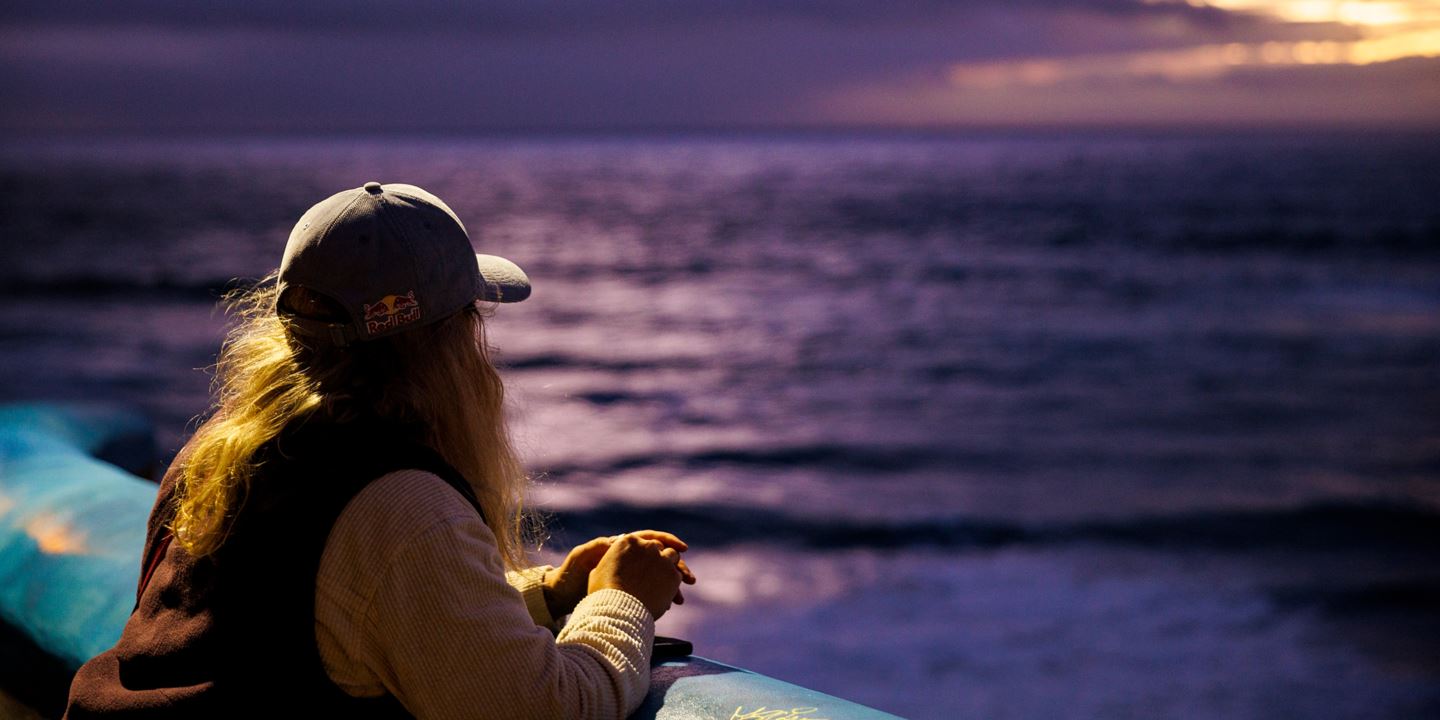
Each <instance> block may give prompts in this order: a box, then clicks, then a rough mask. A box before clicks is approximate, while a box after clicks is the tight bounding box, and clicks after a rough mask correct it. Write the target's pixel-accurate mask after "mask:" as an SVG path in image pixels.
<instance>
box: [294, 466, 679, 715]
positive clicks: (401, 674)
mask: <svg viewBox="0 0 1440 720" xmlns="http://www.w3.org/2000/svg"><path fill="white" fill-rule="evenodd" d="M424 475H426V476H428V477H429V478H430V480H423V479H417V478H414V477H411V478H409V480H408V481H404V482H402V483H401V484H404V483H405V482H408V483H409V484H410V485H412V486H414V485H415V484H416V483H420V484H421V486H423V487H424V488H425V489H424V490H423V491H420V490H418V489H417V488H416V487H411V488H410V494H409V495H408V496H402V497H397V498H395V500H396V501H397V502H398V505H399V506H398V507H397V505H396V504H393V503H391V504H389V508H388V509H386V510H385V512H388V513H389V515H390V517H387V518H385V519H384V520H381V521H379V523H378V524H379V527H376V526H375V525H374V524H372V523H365V522H363V519H364V518H365V517H366V516H367V514H369V513H372V512H381V511H382V510H381V508H380V507H378V506H381V505H386V504H387V503H385V501H384V499H383V498H382V497H373V496H372V497H370V498H368V500H367V499H366V495H365V494H366V492H369V490H370V488H367V490H366V491H364V492H362V494H361V495H360V496H357V498H356V501H352V505H354V504H355V503H356V502H357V501H362V500H365V501H366V502H364V503H362V504H361V506H360V507H359V508H358V509H357V508H351V507H347V509H346V511H345V513H344V514H342V517H341V519H340V520H339V521H337V523H336V527H335V529H334V530H333V531H332V534H331V538H330V540H329V541H328V543H327V549H326V552H327V556H326V558H322V575H321V579H322V580H324V579H325V577H326V568H325V567H324V566H325V563H326V561H332V560H336V559H337V558H341V557H352V556H353V557H360V558H367V559H369V560H370V561H369V562H362V563H360V564H361V565H364V566H365V567H364V568H363V569H356V568H348V569H347V570H346V571H347V572H351V573H356V572H358V573H361V575H360V576H352V577H353V583H352V584H351V585H349V586H348V587H346V588H343V591H344V592H348V593H350V595H351V596H354V595H357V594H358V595H360V596H368V597H366V598H365V600H364V602H363V603H358V604H355V605H353V606H352V607H353V609H352V610H351V611H350V614H351V619H352V620H353V621H354V623H353V627H354V629H355V632H354V633H353V634H347V633H343V632H340V633H324V632H321V630H320V629H318V628H317V634H319V635H320V636H321V639H322V643H321V649H322V651H326V650H327V648H326V642H325V640H326V639H327V638H326V636H327V635H328V636H329V637H328V641H329V643H330V645H331V646H330V648H329V649H328V656H327V657H328V658H329V659H330V660H336V661H338V662H344V663H348V664H349V665H350V666H352V668H353V667H354V666H357V665H358V666H360V667H361V668H363V669H364V670H365V671H367V672H365V673H364V675H365V676H369V677H373V679H374V681H375V682H376V683H378V684H379V685H381V686H383V687H384V689H385V690H386V691H388V692H390V693H391V694H393V695H395V697H396V698H397V699H399V700H400V702H401V703H402V704H404V705H405V707H406V709H407V710H408V711H409V712H410V713H411V714H413V715H415V716H416V717H420V718H462V717H464V718H477V717H481V718H486V717H495V718H507V719H523V718H547V719H549V718H624V717H626V716H627V715H629V714H630V713H631V712H633V711H634V710H635V709H636V708H638V707H639V706H640V704H641V703H642V702H643V701H644V697H645V693H646V691H647V690H648V689H649V683H650V648H651V643H652V641H653V638H654V633H655V622H654V619H653V618H652V617H651V616H650V613H649V611H648V610H647V609H646V608H645V606H644V604H642V603H641V602H640V601H639V600H638V599H636V598H635V597H634V596H633V595H630V594H629V593H625V592H622V591H619V590H613V589H607V590H602V591H600V592H596V593H593V594H591V595H590V596H588V597H586V598H585V599H584V600H582V601H581V602H580V604H579V605H577V606H576V608H575V611H574V612H573V613H572V614H571V616H570V622H569V623H568V624H567V625H566V626H565V628H564V630H562V631H561V632H560V634H559V636H558V637H556V636H552V634H551V632H550V631H549V630H547V629H546V628H544V627H542V626H541V625H542V623H539V620H540V619H543V618H537V617H536V612H535V610H534V608H533V607H531V606H530V603H527V601H526V597H525V593H524V588H523V587H522V588H518V589H517V587H516V586H514V585H512V584H511V583H510V582H509V580H510V579H511V578H510V577H507V574H506V572H505V570H504V568H503V564H502V562H501V560H500V554H499V551H498V549H497V546H496V543H495V537H494V534H493V533H492V532H491V531H490V528H489V527H488V526H486V525H485V523H484V522H483V521H482V520H481V519H480V517H479V515H478V514H476V513H475V512H474V509H473V508H470V507H469V506H468V504H466V503H465V501H464V499H463V498H462V497H461V496H460V495H459V493H457V492H455V491H454V489H453V488H450V487H449V486H448V485H444V484H443V483H444V481H443V480H440V479H439V478H438V477H434V476H433V475H429V474H428V473H425V474H424ZM432 480H433V483H438V484H439V487H438V488H437V487H436V486H435V485H434V484H433V483H431V484H429V485H425V483H430V482H431V481H432ZM377 482H378V481H377ZM392 484H393V483H392ZM372 485H373V483H372ZM417 491H419V492H423V493H440V494H441V495H443V494H444V493H449V494H451V495H453V496H454V497H453V498H441V499H439V500H436V499H435V498H433V497H432V498H431V500H430V501H423V502H422V501H414V500H411V499H410V498H412V497H413V496H414V493H415V492H417ZM452 500H453V503H454V504H453V505H452V504H448V503H451V502H452ZM427 502H428V504H427ZM352 509H354V510H356V512H355V513H354V514H352V513H351V510H352ZM397 515H398V520H399V521H397V518H396V517H395V516H397ZM347 516H349V517H348V518H347ZM420 518H426V520H425V521H424V522H417V520H419V519H420ZM387 523H389V524H387ZM397 532H398V533H399V537H398V538H397V537H394V536H395V534H396V533H397ZM387 535H390V536H391V537H390V540H391V542H389V543H385V542H382V541H381V538H384V537H385V536H387ZM397 540H398V542H397ZM331 544H334V545H335V548H336V550H337V554H336V555H335V556H334V557H331V556H330V555H329V553H330V551H331V547H330V545H331ZM329 570H330V572H331V573H332V574H340V565H339V564H338V563H332V566H331V567H330V568H329ZM521 575H522V576H523V575H525V573H521ZM367 576H368V577H367ZM531 579H532V580H533V575H532V576H531ZM521 580H522V584H523V583H524V578H523V577H522V578H521ZM326 588H329V589H330V590H331V591H334V592H341V591H342V589H340V588H335V587H332V586H330V585H328V584H327V585H326V587H322V588H320V589H319V590H317V592H320V591H321V590H325V589H326ZM536 595H540V594H539V593H535V592H533V590H532V593H531V597H532V598H533V597H534V596H536ZM319 597H321V596H320V595H317V598H319ZM540 605H541V606H542V607H543V605H544V599H543V595H540ZM337 607H338V606H337ZM356 612H359V613H360V616H359V617H354V614H355V613H356ZM545 615H546V616H547V617H548V611H546V612H545ZM318 620H320V614H319V613H318V611H317V621H318ZM334 625H335V626H336V627H344V622H339V621H337V622H335V623H334ZM322 655H325V653H322ZM327 670H331V677H332V679H336V680H337V684H339V685H340V686H341V687H342V688H343V689H345V690H346V692H348V693H350V694H354V695H367V694H370V692H369V690H368V689H367V688H365V687H363V684H355V683H353V682H352V683H347V682H342V681H341V679H340V678H336V672H335V670H334V669H332V668H331V667H330V663H329V661H327ZM352 676H353V673H352ZM352 679H353V677H352ZM375 689H376V690H378V688H375Z"/></svg>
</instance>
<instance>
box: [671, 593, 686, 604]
mask: <svg viewBox="0 0 1440 720" xmlns="http://www.w3.org/2000/svg"><path fill="white" fill-rule="evenodd" d="M671 602H673V603H675V604H676V605H684V604H685V594H684V593H682V592H680V591H679V590H676V591H675V599H674V600H671Z"/></svg>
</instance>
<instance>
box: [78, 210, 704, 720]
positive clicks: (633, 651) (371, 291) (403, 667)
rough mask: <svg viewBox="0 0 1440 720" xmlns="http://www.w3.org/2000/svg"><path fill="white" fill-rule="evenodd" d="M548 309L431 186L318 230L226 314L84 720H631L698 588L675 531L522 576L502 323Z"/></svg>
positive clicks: (90, 668) (302, 233) (87, 679)
mask: <svg viewBox="0 0 1440 720" xmlns="http://www.w3.org/2000/svg"><path fill="white" fill-rule="evenodd" d="M529 294H530V281H529V278H528V277H527V276H526V274H525V273H524V272H523V271H522V270H521V269H520V268H519V267H518V266H516V265H515V264H514V263H513V262H510V261H509V260H506V259H504V258H500V257H497V256H493V255H483V254H476V253H475V252H474V248H473V247H472V246H471V244H470V240H469V237H468V235H467V234H466V231H465V228H464V225H463V224H462V223H461V222H460V220H459V218H458V217H456V215H455V213H454V212H453V211H452V210H451V209H450V208H449V207H448V206H447V205H446V204H445V203H444V202H442V201H441V200H440V199H439V198H437V197H435V196H434V195H432V194H430V193H428V192H426V191H425V190H423V189H421V188H418V187H415V186H413V185H405V184H386V185H381V184H379V183H374V182H372V183H368V184H366V185H365V186H363V187H360V188H354V189H351V190H347V191H344V192H340V193H337V194H335V195H333V196H331V197H330V198H328V199H326V200H324V201H322V202H320V203H318V204H316V205H315V206H314V207H312V208H311V209H310V210H309V211H308V212H306V213H305V214H304V216H302V217H301V218H300V220H299V222H298V223H297V224H296V225H295V228H294V230H293V231H292V233H291V235H290V237H289V240H288V242H287V244H286V248H285V253H284V256H283V259H282V261H281V264H280V267H279V268H278V269H277V270H275V271H273V272H272V273H271V274H270V275H268V276H267V277H266V278H265V279H264V280H262V281H261V282H260V283H258V284H256V285H255V286H253V287H251V288H245V289H242V290H239V291H234V292H232V293H231V294H229V295H227V297H226V300H227V302H228V303H229V307H230V309H231V310H232V311H235V312H236V314H237V317H238V323H237V324H236V326H235V327H234V328H233V329H232V331H231V332H230V334H229V336H228V337H227V338H226V340H225V342H224V344H223V345H222V347H221V352H220V355H219V358H218V360H217V365H216V378H215V389H216V398H215V401H214V405H213V408H212V410H213V411H212V413H211V414H210V415H209V417H208V419H207V420H206V421H205V422H204V423H202V424H201V425H200V426H199V427H198V428H197V429H196V431H195V432H194V434H193V435H192V437H191V438H190V439H189V440H188V441H187V442H186V443H185V445H184V447H183V448H182V449H181V451H180V452H179V453H178V454H177V456H176V459H175V461H174V462H173V463H172V465H171V467H170V468H169V470H168V471H167V472H166V474H165V476H164V478H163V479H162V481H161V484H160V489H159V493H158V495H157V497H156V502H155V507H154V510H153V511H152V513H151V516H150V521H149V528H148V533H147V539H146V543H145V551H144V557H143V562H142V568H141V570H142V573H141V579H140V583H139V587H138V589H137V594H136V604H135V609H134V611H133V612H132V613H131V616H130V618H129V620H128V622H127V623H126V625H125V628H124V630H123V632H122V634H121V637H120V639H119V641H118V642H117V643H116V644H115V646H114V647H113V648H111V649H109V650H107V651H105V652H104V653H101V654H100V655H98V656H96V657H95V658H93V659H91V660H90V661H89V662H87V663H86V664H85V665H84V666H82V667H81V668H80V670H79V671H78V672H77V673H76V675H75V678H74V680H73V681H72V683H71V688H70V695H69V700H68V705H67V708H66V718H73V719H74V720H82V719H83V718H99V717H104V718H115V717H147V718H148V717H161V718H169V717H175V718H180V717H186V718H189V717H242V716H243V717H253V716H257V714H258V713H272V714H274V713H279V714H281V715H283V716H287V717H288V716H307V717H309V716H314V717H426V718H430V717H433V718H461V717H468V718H475V717H505V718H565V717H596V718H620V717H624V716H626V715H628V714H630V713H631V712H633V711H634V710H635V709H636V708H637V707H638V706H639V705H640V704H641V702H642V701H643V699H644V696H645V694H646V692H647V690H648V686H649V678H650V669H649V661H650V655H651V652H652V647H651V645H652V643H653V640H654V625H655V620H656V619H658V618H659V617H660V616H662V615H663V614H665V612H667V610H668V609H669V608H670V607H671V605H672V603H682V602H683V601H684V596H683V594H682V593H681V592H680V585H681V584H682V583H694V582H695V576H694V574H693V573H692V572H691V571H690V569H689V567H688V566H687V565H686V563H685V562H684V561H683V560H682V559H681V553H682V552H684V551H686V550H687V549H688V548H687V545H686V544H685V543H684V541H682V540H681V539H680V538H678V537H676V536H675V535H673V534H671V533H667V532H663V531H659V530H640V531H634V532H628V533H622V534H619V535H616V536H612V537H603V538H596V539H594V540H591V541H590V542H587V543H584V544H582V545H580V546H579V547H576V548H574V549H573V550H572V551H571V552H570V553H569V554H568V555H567V556H566V557H565V559H564V561H563V562H561V564H560V565H559V566H558V567H555V566H550V565H540V566H530V565H529V563H528V562H526V553H525V548H526V546H527V543H533V542H535V541H536V540H537V539H538V537H539V534H538V532H537V530H536V523H535V522H533V521H532V520H531V518H532V517H533V515H532V513H530V511H529V510H528V508H527V506H526V505H525V501H524V489H525V488H524V486H525V483H526V478H525V475H524V472H523V469H522V466H521V464H520V462H519V461H518V460H517V457H516V454H515V451H514V450H513V448H512V443H511V441H510V438H509V434H508V430H507V428H506V424H505V415H504V392H503V385H502V382H501V380H500V378H499V376H498V374H497V372H496V370H495V368H494V366H493V364H492V362H491V360H490V354H491V349H490V346H489V344H488V340H487V337H486V333H485V320H486V318H488V317H491V316H492V315H493V312H494V308H495V305H493V304H492V303H511V302H518V301H522V300H524V299H525V298H526V297H528V296H529ZM567 615H568V616H569V619H568V622H562V620H563V618H564V617H565V616H567Z"/></svg>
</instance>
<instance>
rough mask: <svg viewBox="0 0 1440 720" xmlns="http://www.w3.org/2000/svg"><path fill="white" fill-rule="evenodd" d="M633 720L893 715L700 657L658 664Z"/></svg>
mask: <svg viewBox="0 0 1440 720" xmlns="http://www.w3.org/2000/svg"><path fill="white" fill-rule="evenodd" d="M630 717H631V718H632V720H640V719H645V720H648V719H649V718H656V720H883V719H884V718H891V719H893V718H895V717H896V716H894V715H891V714H889V713H884V712H880V711H879V710H875V709H873V708H868V707H865V706H864V705H858V704H856V703H852V702H850V701H848V700H841V699H840V698H837V697H834V696H831V695H826V694H825V693H821V692H816V691H814V690H810V689H808V688H803V687H800V686H799V685H792V684H790V683H787V682H784V681H781V680H776V679H775V678H772V677H769V676H767V675H761V674H759V673H753V672H750V671H749V670H742V669H740V668H737V667H731V666H729V665H725V664H723V663H718V662H715V661H714V660H707V659H705V658H701V657H689V658H684V659H681V660H671V661H668V662H664V663H659V664H656V665H654V666H652V667H651V670H650V694H649V695H647V696H646V697H645V704H644V705H641V706H640V709H639V710H637V711H635V714H634V715H631V716H630Z"/></svg>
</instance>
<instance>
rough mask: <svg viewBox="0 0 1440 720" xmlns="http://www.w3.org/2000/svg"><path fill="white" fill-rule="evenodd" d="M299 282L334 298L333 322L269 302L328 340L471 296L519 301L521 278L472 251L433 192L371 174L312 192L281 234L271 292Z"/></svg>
mask: <svg viewBox="0 0 1440 720" xmlns="http://www.w3.org/2000/svg"><path fill="white" fill-rule="evenodd" d="M298 286H304V287H306V288H308V289H309V290H311V291H313V292H317V293H319V294H321V295H323V296H326V297H328V298H330V299H331V300H334V301H335V302H336V303H337V304H338V305H340V306H341V307H343V308H344V309H345V311H346V313H347V314H348V315H349V320H348V322H347V321H342V322H335V321H325V320H318V319H315V318H307V317H303V316H299V315H295V314H293V313H287V312H285V311H284V310H283V309H281V308H280V307H278V304H277V308H276V312H277V313H279V314H281V315H282V316H283V317H285V318H286V319H287V320H288V321H289V323H290V327H291V328H292V330H294V331H296V332H299V333H301V334H303V335H306V336H309V337H311V338H314V339H317V340H320V341H322V342H328V343H331V344H334V345H341V346H344V345H349V344H351V343H353V342H357V341H365V340H374V339H375V338H380V337H385V336H386V335H393V334H395V333H398V332H402V331H404V330H408V329H410V328H413V327H418V326H421V325H426V324H429V323H432V322H435V321H437V320H441V319H443V318H446V317H449V316H451V315H453V314H455V313H456V312H459V311H460V310H461V309H463V308H465V307H466V306H467V305H470V304H472V303H474V302H475V301H476V300H487V301H490V302H502V303H510V302H520V301H521V300H524V299H525V298H527V297H530V278H528V277H526V276H525V271H523V270H521V269H520V267H519V266H517V265H516V264H515V263H513V262H510V261H509V260H506V259H505V258H502V257H498V256H495V255H482V254H479V253H476V252H475V249H474V248H473V247H472V246H471V244H470V236H469V235H467V234H466V233H465V226H464V225H463V224H462V223H461V222H460V218H458V217H456V216H455V213H454V211H452V210H451V209H450V208H449V206H447V205H446V204H445V203H444V202H443V201H441V200H440V198H437V197H435V196H434V195H431V194H430V193H428V192H426V191H424V190H422V189H420V188H418V187H415V186H414V185H403V184H398V183H390V184H386V185H381V184H380V183H378V182H369V183H365V185H364V186H363V187H358V188H354V189H352V190H346V191H344V192H340V193H336V194H334V195H331V196H330V197H329V198H326V199H325V200H322V201H320V202H319V203H317V204H316V205H315V206H314V207H312V208H310V209H309V210H307V211H306V212H305V214H304V215H303V216H301V217H300V221H299V222H298V223H296V224H295V229H294V230H292V231H291V232H290V239H289V241H288V242H287V243H286V244H285V257H284V259H283V260H281V262H280V276H279V279H278V287H277V288H276V293H275V297H276V298H277V299H278V298H280V297H282V296H283V295H284V293H285V289H286V288H288V287H298Z"/></svg>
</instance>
